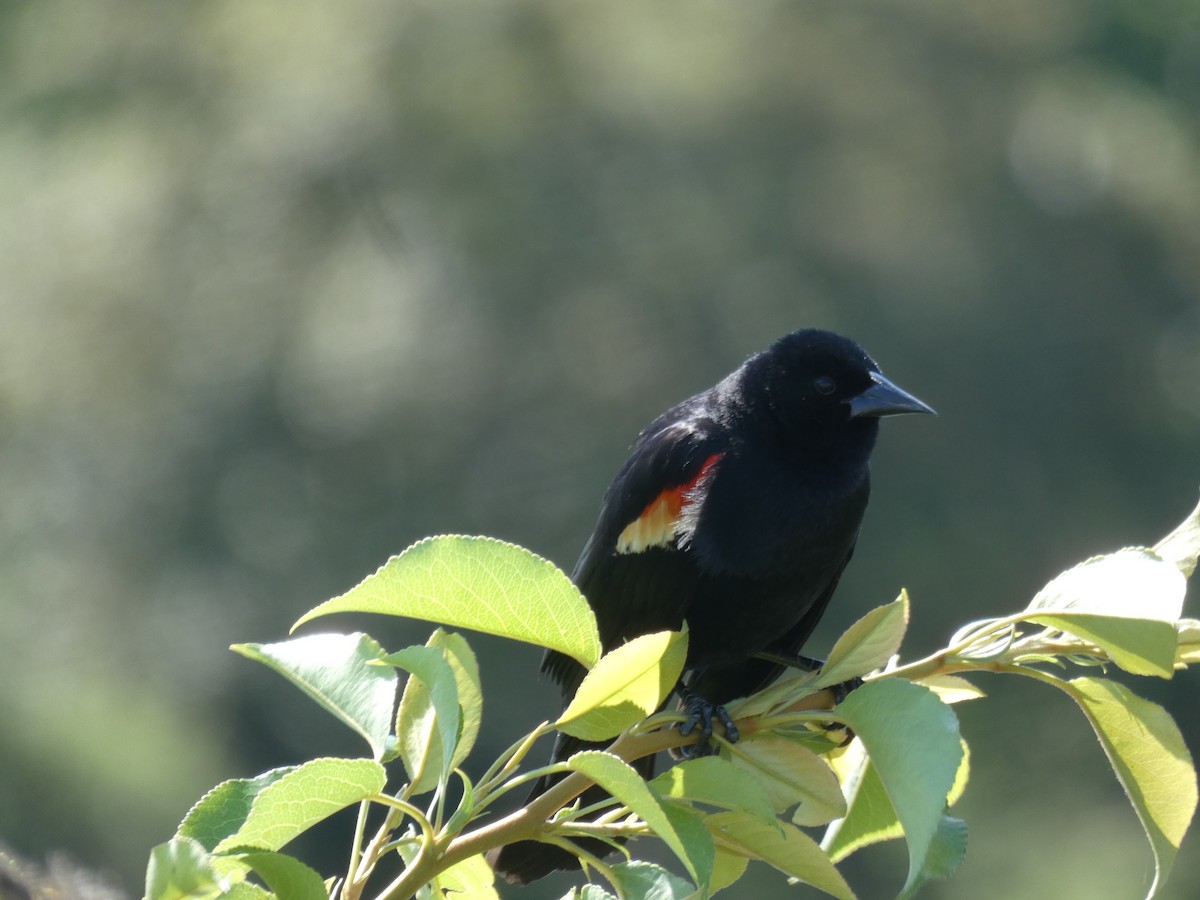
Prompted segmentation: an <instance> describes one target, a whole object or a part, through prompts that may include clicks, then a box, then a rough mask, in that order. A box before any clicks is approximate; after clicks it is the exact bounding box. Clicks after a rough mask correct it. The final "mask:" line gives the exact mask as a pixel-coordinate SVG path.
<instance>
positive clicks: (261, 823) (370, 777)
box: [216, 759, 387, 853]
mask: <svg viewBox="0 0 1200 900" xmlns="http://www.w3.org/2000/svg"><path fill="white" fill-rule="evenodd" d="M386 781H387V776H386V774H385V773H384V771H383V766H381V765H380V764H379V763H377V762H375V761H374V760H371V759H314V760H311V761H309V762H306V763H304V765H302V766H298V767H296V768H295V769H294V770H292V771H291V772H288V773H287V774H286V775H284V776H283V777H282V778H280V779H279V780H277V781H275V782H274V783H273V784H270V785H268V786H267V787H265V788H263V789H262V790H261V791H259V793H258V796H257V797H255V799H254V802H253V804H252V805H251V807H250V812H249V814H248V815H247V816H246V820H245V821H244V822H243V823H242V826H241V827H240V828H239V829H238V830H237V831H236V832H234V833H233V834H231V835H229V836H228V837H227V838H225V839H224V840H222V841H221V843H220V844H218V845H217V847H216V852H218V853H219V852H222V851H227V850H232V851H235V852H238V851H241V852H244V851H245V850H246V849H249V848H256V849H260V850H278V849H280V848H281V847H283V846H284V845H285V844H287V843H288V841H290V840H292V838H294V837H296V836H297V835H298V834H301V833H303V832H304V831H307V830H308V829H309V828H311V827H312V826H313V825H315V824H316V823H317V822H320V821H321V820H322V819H324V818H326V817H328V816H331V815H333V814H334V813H335V812H337V811H338V810H340V809H344V808H345V807H347V806H349V805H350V804H352V803H357V802H359V801H360V800H365V799H367V798H368V797H372V796H374V795H375V794H378V793H379V792H380V791H382V790H383V786H384V784H385V783H386Z"/></svg>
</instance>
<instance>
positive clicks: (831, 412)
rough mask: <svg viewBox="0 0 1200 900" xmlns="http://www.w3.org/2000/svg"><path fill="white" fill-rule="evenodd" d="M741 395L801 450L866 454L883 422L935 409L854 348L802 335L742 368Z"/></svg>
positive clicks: (811, 333) (823, 336)
mask: <svg viewBox="0 0 1200 900" xmlns="http://www.w3.org/2000/svg"><path fill="white" fill-rule="evenodd" d="M743 372H744V377H743V379H742V390H743V392H744V396H745V397H746V399H747V400H749V401H750V403H751V404H752V405H754V406H755V407H757V408H758V409H757V411H758V412H759V413H760V414H763V413H765V414H766V415H769V416H770V417H771V418H772V419H774V420H775V422H776V423H777V424H778V426H779V427H780V428H781V429H782V431H783V432H784V434H785V435H786V436H787V438H788V440H789V441H790V442H794V443H796V444H798V445H801V446H805V447H813V448H817V447H822V446H835V445H843V444H845V442H846V441H847V440H849V441H861V442H863V443H865V445H866V448H867V449H868V450H869V448H870V445H871V444H872V443H873V441H874V437H875V434H876V432H877V430H878V428H879V419H880V418H882V417H883V416H893V415H900V414H903V413H933V409H932V408H930V407H929V406H928V405H926V404H925V403H923V402H921V401H920V400H918V399H917V398H916V397H914V396H913V395H912V394H910V393H908V392H907V391H905V390H903V389H901V388H899V387H897V386H896V385H895V384H893V383H892V382H891V381H889V380H888V379H887V378H885V377H884V376H883V374H882V373H881V372H880V371H879V366H877V365H876V364H875V361H874V360H873V359H871V357H870V356H868V355H867V352H866V351H865V350H863V348H862V347H860V346H859V345H858V344H856V343H855V342H854V341H852V340H850V339H849V338H845V337H842V336H841V335H838V334H834V333H833V332H831V331H821V330H818V329H811V328H810V329H804V330H801V331H794V332H792V333H791V334H789V335H786V336H785V337H782V338H780V339H779V340H778V341H776V342H775V343H774V344H772V345H771V346H770V347H769V348H767V349H766V350H765V351H763V352H762V353H760V354H758V355H757V356H755V357H752V358H751V359H750V360H748V361H747V363H746V365H745V367H744V369H743Z"/></svg>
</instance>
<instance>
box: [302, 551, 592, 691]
mask: <svg viewBox="0 0 1200 900" xmlns="http://www.w3.org/2000/svg"><path fill="white" fill-rule="evenodd" d="M337 612H369V613H380V614H383V615H390V616H405V617H408V618H412V619H425V620H427V621H431V622H436V623H438V624H441V625H448V626H451V627H455V628H470V629H473V630H475V631H482V632H485V633H487V634H495V635H499V636H500V637H506V638H511V639H513V640H517V641H526V642H528V643H532V644H537V645H538V646H541V647H548V648H550V649H551V650H557V651H559V652H560V653H564V654H566V655H567V656H570V657H572V658H574V659H576V660H578V661H579V662H581V663H582V664H583V665H584V666H586V667H587V668H589V669H590V668H591V667H592V666H593V665H595V663H596V660H598V659H599V658H600V634H599V632H598V631H597V630H596V617H595V616H594V615H593V614H592V610H591V607H590V606H588V604H587V601H586V600H585V599H584V598H583V595H582V594H581V593H579V590H578V588H576V587H575V585H574V584H572V583H571V579H570V578H568V577H567V576H566V575H565V574H564V573H563V572H562V570H560V569H559V568H557V567H556V566H555V565H554V564H553V563H551V562H548V561H546V560H544V559H542V558H541V557H540V556H538V555H536V554H534V553H531V552H530V551H528V550H525V549H524V548H522V547H517V546H515V545H513V544H507V543H504V542H503V541H497V540H494V539H492V538H484V537H463V536H461V535H444V536H442V537H435V538H426V539H425V540H423V541H420V542H419V543H416V544H413V545H412V546H411V547H409V548H408V549H407V550H405V551H404V552H403V553H401V554H400V555H399V556H393V557H392V558H391V559H390V560H388V561H387V563H385V564H384V565H383V566H382V567H381V568H380V569H379V571H377V572H376V573H375V574H373V575H370V576H368V577H367V578H366V579H364V580H363V581H362V582H361V583H359V584H358V585H357V586H356V587H354V588H352V589H351V590H349V591H348V592H347V593H345V594H342V595H341V596H340V597H334V598H333V599H332V600H327V601H326V602H324V603H322V604H321V605H320V606H318V607H316V608H315V609H312V610H310V611H309V612H307V613H305V615H303V616H302V617H301V618H300V619H299V621H297V622H296V624H295V625H293V626H292V628H293V629H295V628H296V627H298V626H299V625H301V624H303V623H304V622H307V621H310V620H311V619H315V618H317V617H318V616H326V615H329V614H330V613H337Z"/></svg>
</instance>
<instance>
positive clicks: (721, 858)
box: [708, 846, 750, 896]
mask: <svg viewBox="0 0 1200 900" xmlns="http://www.w3.org/2000/svg"><path fill="white" fill-rule="evenodd" d="M749 865H750V860H749V858H747V857H746V856H745V855H743V854H741V853H734V852H733V851H732V850H726V849H725V848H724V847H720V846H718V847H717V855H716V857H715V858H714V859H713V874H712V880H711V881H710V882H709V885H708V887H709V895H710V896H711V895H712V894H715V893H716V892H717V891H723V890H725V888H727V887H730V886H731V885H734V884H736V883H737V881H738V879H739V878H741V877H742V876H743V875H745V874H746V868H747V867H748V866H749Z"/></svg>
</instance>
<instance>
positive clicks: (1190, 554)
mask: <svg viewBox="0 0 1200 900" xmlns="http://www.w3.org/2000/svg"><path fill="white" fill-rule="evenodd" d="M1154 552H1155V553H1157V554H1158V555H1159V557H1160V558H1162V559H1164V560H1166V561H1167V562H1169V563H1172V564H1173V565H1175V566H1177V567H1178V568H1179V571H1180V572H1182V573H1183V575H1184V577H1185V578H1191V577H1192V573H1193V572H1195V571H1196V560H1197V558H1200V504H1197V506H1196V508H1195V509H1193V510H1192V514H1191V515H1190V516H1188V517H1187V518H1186V519H1184V520H1183V522H1181V523H1180V525H1179V527H1178V528H1176V529H1175V530H1174V531H1172V532H1171V533H1170V534H1168V535H1167V536H1166V537H1165V538H1163V539H1162V540H1161V541H1159V542H1158V543H1157V544H1155V545H1154Z"/></svg>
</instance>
